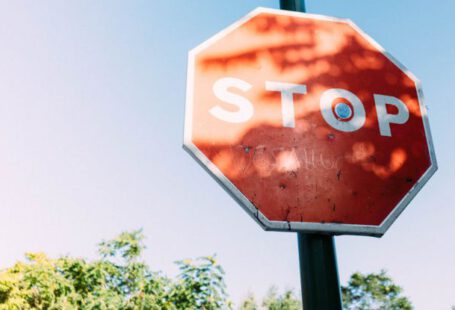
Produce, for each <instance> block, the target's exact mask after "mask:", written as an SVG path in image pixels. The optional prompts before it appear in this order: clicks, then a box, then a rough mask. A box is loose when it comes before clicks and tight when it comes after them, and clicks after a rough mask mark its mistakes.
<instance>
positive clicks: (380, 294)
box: [341, 271, 412, 310]
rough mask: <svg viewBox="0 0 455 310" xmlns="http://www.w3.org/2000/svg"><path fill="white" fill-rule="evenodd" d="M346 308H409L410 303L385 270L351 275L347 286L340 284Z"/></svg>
mask: <svg viewBox="0 0 455 310" xmlns="http://www.w3.org/2000/svg"><path fill="white" fill-rule="evenodd" d="M341 289H342V293H343V301H344V309H346V310H411V309H412V304H411V302H410V301H409V299H407V298H406V297H404V296H402V295H401V293H402V289H401V287H399V286H398V285H396V284H395V283H394V282H393V280H392V279H391V278H390V277H389V276H388V275H387V274H386V272H385V271H381V272H379V273H370V274H366V275H364V274H361V273H358V272H356V273H354V274H352V275H351V278H350V279H349V282H348V285H347V286H342V288H341Z"/></svg>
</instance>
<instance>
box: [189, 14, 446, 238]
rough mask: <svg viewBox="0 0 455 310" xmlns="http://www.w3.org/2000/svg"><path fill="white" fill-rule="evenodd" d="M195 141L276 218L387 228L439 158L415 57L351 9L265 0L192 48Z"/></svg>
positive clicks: (240, 196) (274, 224)
mask: <svg viewBox="0 0 455 310" xmlns="http://www.w3.org/2000/svg"><path fill="white" fill-rule="evenodd" d="M184 147H185V148H186V149H187V150H188V151H189V153H190V154H191V155H193V157H195V158H196V160H197V161H199V162H200V163H201V164H202V166H203V167H205V168H206V169H207V170H208V172H209V173H210V174H211V175H212V176H213V177H214V178H215V179H216V180H217V181H219V183H220V184H221V185H222V186H223V187H224V188H225V189H226V190H227V191H228V192H229V193H230V194H231V195H232V196H233V197H234V198H235V199H236V200H237V201H238V202H239V203H240V205H241V206H242V207H243V208H244V209H245V210H246V211H247V212H248V213H249V214H250V215H251V216H252V217H253V218H254V219H255V220H256V221H257V222H258V223H259V224H260V225H261V226H262V227H263V228H264V229H266V230H278V231H306V232H327V233H335V234H361V235H375V236H381V235H383V234H384V233H385V231H386V230H387V229H388V227H390V225H391V224H392V222H393V221H394V220H395V219H396V218H397V216H398V215H399V214H400V213H401V212H402V211H403V209H404V208H405V207H406V205H408V203H409V202H410V200H411V199H412V198H413V197H414V196H415V195H416V193H417V192H418V191H419V190H420V188H421V187H422V186H423V185H424V183H425V182H427V181H428V179H429V178H430V177H431V175H432V174H433V173H434V172H435V171H436V169H437V164H436V160H435V155H434V151H433V147H432V141H431V135H430V129H429V125H428V120H427V115H426V109H425V106H424V104H423V101H422V92H421V89H420V86H419V82H418V81H417V80H416V78H415V77H414V76H413V75H412V74H411V73H410V72H409V71H408V70H407V69H405V68H404V67H403V66H402V65H401V64H399V63H398V62H397V61H396V60H395V59H394V58H392V57H391V56H390V55H389V54H388V53H386V52H385V51H384V49H383V48H382V47H381V46H379V45H378V44H377V43H376V42H375V41H373V40H372V39H371V38H370V37H368V36H367V35H366V34H365V33H363V32H362V31H361V30H360V29H359V28H358V27H357V26H355V25H354V24H353V23H352V22H351V21H349V20H342V19H336V18H331V17H324V16H318V15H311V14H304V13H297V12H288V11H279V10H272V9H264V8H259V9H256V10H254V11H253V12H251V13H250V14H249V15H247V16H246V17H244V18H243V19H241V20H240V21H238V22H236V23H235V24H233V25H231V26H230V27H228V28H227V29H225V30H223V31H221V32H220V33H218V34H216V35H215V36H213V37H212V38H210V39H209V40H207V41H205V42H204V43H202V44H201V45H200V46H198V47H196V48H195V49H194V50H192V51H191V52H190V54H189V64H188V86H187V102H186V120H185V138H184Z"/></svg>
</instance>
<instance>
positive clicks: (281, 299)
mask: <svg viewBox="0 0 455 310" xmlns="http://www.w3.org/2000/svg"><path fill="white" fill-rule="evenodd" d="M262 305H263V306H264V307H266V309H269V310H300V309H302V305H301V302H300V300H298V299H297V298H296V297H295V296H294V292H293V291H292V290H286V291H285V292H284V293H283V294H282V295H279V294H278V293H277V290H276V288H275V287H272V288H271V289H270V290H269V292H268V294H267V296H266V297H265V299H264V301H263V302H262Z"/></svg>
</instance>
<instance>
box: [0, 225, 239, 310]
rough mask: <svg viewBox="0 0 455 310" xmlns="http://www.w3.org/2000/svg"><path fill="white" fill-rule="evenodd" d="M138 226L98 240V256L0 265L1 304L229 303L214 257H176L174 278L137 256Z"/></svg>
mask: <svg viewBox="0 0 455 310" xmlns="http://www.w3.org/2000/svg"><path fill="white" fill-rule="evenodd" d="M143 239H144V236H143V234H142V231H140V230H138V231H133V232H125V233H122V234H120V235H119V236H118V237H117V238H115V239H113V240H110V241H105V242H102V243H100V245H99V252H100V256H101V257H100V258H99V259H98V260H95V261H87V260H85V259H80V258H72V257H61V258H58V259H51V258H48V257H47V256H46V255H45V254H42V253H32V254H27V255H26V261H25V262H18V263H16V264H15V265H14V266H13V267H11V268H8V269H6V270H2V271H0V310H3V309H4V310H6V309H23V310H27V309H49V310H51V309H68V310H70V309H99V310H102V309H106V310H107V309H126V310H128V309H150V310H177V309H179V310H180V309H204V310H212V309H213V310H214V309H230V308H231V304H230V302H229V301H228V300H227V294H226V290H225V284H224V272H223V269H222V268H221V266H219V265H218V264H217V262H216V260H215V258H214V257H201V258H198V259H196V260H194V261H191V260H185V261H180V262H177V264H178V266H179V269H180V274H179V275H178V277H177V278H176V279H171V278H168V277H166V276H164V275H162V274H161V273H158V272H153V271H151V270H150V268H149V266H147V265H146V264H145V263H143V262H141V261H140V257H141V254H142V251H143V250H144V244H143Z"/></svg>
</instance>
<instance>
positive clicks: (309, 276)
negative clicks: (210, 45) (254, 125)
mask: <svg viewBox="0 0 455 310" xmlns="http://www.w3.org/2000/svg"><path fill="white" fill-rule="evenodd" d="M280 8H281V9H283V10H289V11H299V12H306V10H305V0H280ZM297 240H298V244H299V264H300V282H301V285H302V300H303V309H304V310H342V309H343V306H342V303H341V291H340V280H339V279H338V267H337V258H336V252H335V240H334V237H333V236H331V235H321V234H305V233H297Z"/></svg>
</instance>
